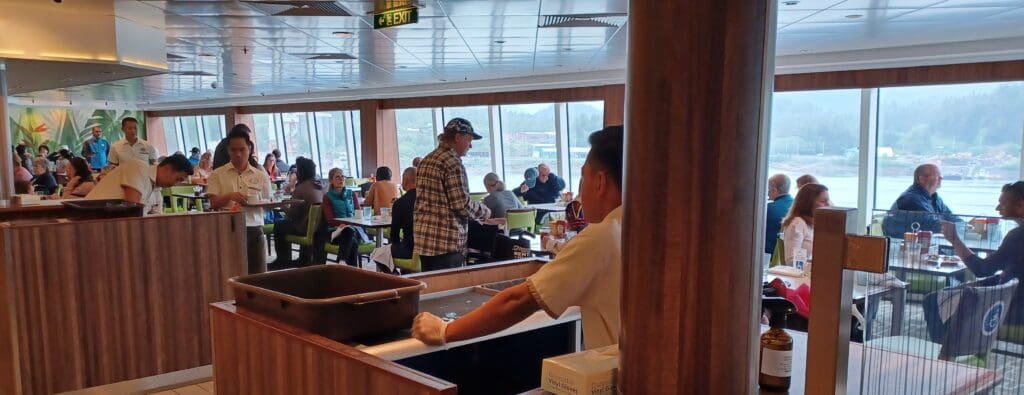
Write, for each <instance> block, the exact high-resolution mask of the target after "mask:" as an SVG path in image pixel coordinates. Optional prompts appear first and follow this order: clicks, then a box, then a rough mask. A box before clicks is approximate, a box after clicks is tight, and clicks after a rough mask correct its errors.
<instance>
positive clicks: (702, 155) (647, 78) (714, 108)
mask: <svg viewBox="0 0 1024 395" xmlns="http://www.w3.org/2000/svg"><path fill="white" fill-rule="evenodd" d="M773 4H774V1H759V2H749V1H735V0H693V1H686V2H662V1H631V2H629V14H630V15H632V16H634V17H636V18H638V20H636V21H634V20H631V21H630V23H629V64H628V67H627V81H626V100H625V102H626V117H625V120H626V161H625V163H626V164H625V166H626V168H625V173H626V175H625V201H624V209H625V213H624V225H623V227H624V229H623V232H622V235H623V259H624V262H623V265H624V266H623V269H624V279H623V280H624V284H623V300H622V303H623V305H622V314H623V316H622V333H621V335H620V336H621V337H620V339H619V340H620V344H619V347H620V349H621V351H622V357H621V376H620V385H621V388H620V391H621V392H622V393H627V394H653V393H696V394H744V393H749V392H751V391H753V389H754V388H755V387H754V386H755V382H756V377H757V363H756V362H757V359H756V355H757V349H758V348H757V343H756V339H757V332H758V326H757V323H758V320H757V316H758V315H759V313H760V311H761V309H760V305H759V302H758V301H759V299H760V290H761V287H760V284H761V281H762V280H761V272H760V267H761V258H762V256H763V253H762V252H761V248H762V245H763V239H764V236H763V232H764V229H763V225H762V223H763V220H760V219H759V218H763V215H764V214H763V211H764V200H765V192H764V188H763V186H764V181H763V180H764V176H765V169H763V168H759V164H760V163H763V161H761V160H759V158H761V157H762V156H761V155H762V153H763V148H764V136H765V132H764V125H765V124H766V118H767V116H766V114H767V112H766V110H765V109H766V108H767V107H766V106H765V103H766V102H767V101H769V100H770V98H771V83H772V80H771V78H770V76H771V73H773V64H772V59H773V58H774V47H773V45H772V43H773V42H774V30H775V23H774V19H773V17H771V15H774V11H773V10H774V5H773ZM755 257H756V258H755Z"/></svg>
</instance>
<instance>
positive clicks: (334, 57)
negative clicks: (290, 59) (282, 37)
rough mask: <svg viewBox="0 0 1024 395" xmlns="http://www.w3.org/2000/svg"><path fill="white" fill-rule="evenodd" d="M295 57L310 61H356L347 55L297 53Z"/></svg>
mask: <svg viewBox="0 0 1024 395" xmlns="http://www.w3.org/2000/svg"><path fill="white" fill-rule="evenodd" d="M292 55H295V56H299V57H303V58H306V59H309V60H355V59H356V57H355V56H352V55H349V54H347V53H295V54H292Z"/></svg>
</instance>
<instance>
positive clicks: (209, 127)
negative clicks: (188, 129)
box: [189, 115, 227, 152]
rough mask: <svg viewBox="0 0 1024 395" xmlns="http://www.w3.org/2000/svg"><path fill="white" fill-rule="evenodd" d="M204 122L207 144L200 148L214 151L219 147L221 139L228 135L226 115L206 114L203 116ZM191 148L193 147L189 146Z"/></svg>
mask: <svg viewBox="0 0 1024 395" xmlns="http://www.w3.org/2000/svg"><path fill="white" fill-rule="evenodd" d="M202 122H203V135H204V137H205V139H206V146H205V147H202V146H200V147H199V149H200V150H202V151H203V152H206V151H210V152H213V150H214V149H215V148H217V144H219V143H220V140H221V139H223V138H224V136H227V133H225V132H224V116H222V115H205V116H203V117H202ZM189 148H190V149H191V147H189Z"/></svg>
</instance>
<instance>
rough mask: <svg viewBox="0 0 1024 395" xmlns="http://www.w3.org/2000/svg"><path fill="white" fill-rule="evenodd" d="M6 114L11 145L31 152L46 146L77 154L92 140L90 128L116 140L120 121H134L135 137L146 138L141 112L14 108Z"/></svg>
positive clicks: (111, 139)
mask: <svg viewBox="0 0 1024 395" xmlns="http://www.w3.org/2000/svg"><path fill="white" fill-rule="evenodd" d="M9 110H10V125H11V142H12V144H25V145H28V146H29V147H30V149H29V151H31V152H35V150H36V147H39V145H41V144H46V145H48V146H50V149H51V150H54V151H55V150H57V149H58V148H59V147H60V146H62V145H66V146H68V148H70V149H71V151H72V152H74V153H76V154H77V153H79V152H81V150H82V144H83V143H84V142H85V141H86V140H88V139H89V138H90V137H92V128H93V127H94V126H99V127H100V128H101V129H103V137H104V138H106V139H107V140H110V141H111V142H114V141H117V140H120V139H121V138H122V136H123V134H122V133H121V120H122V119H124V118H125V117H134V118H135V119H138V120H139V137H141V138H143V139H145V138H146V130H145V123H144V121H143V114H142V111H132V110H110V109H84V108H63V107H23V106H16V105H11V106H10V108H9Z"/></svg>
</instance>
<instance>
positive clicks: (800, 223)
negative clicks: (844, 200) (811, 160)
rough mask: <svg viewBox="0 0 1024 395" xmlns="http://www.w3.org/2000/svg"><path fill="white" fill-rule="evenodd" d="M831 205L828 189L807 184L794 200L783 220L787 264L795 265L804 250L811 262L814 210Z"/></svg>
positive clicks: (818, 185)
mask: <svg viewBox="0 0 1024 395" xmlns="http://www.w3.org/2000/svg"><path fill="white" fill-rule="evenodd" d="M831 205H832V201H831V200H829V196H828V187H826V186H824V185H821V184H807V185H804V186H803V188H800V191H799V192H797V194H796V199H793V205H792V206H790V208H789V214H786V218H783V219H782V229H783V231H782V234H783V243H784V245H785V246H786V248H785V254H784V258H785V260H786V264H788V265H792V264H793V262H794V258H796V254H797V251H798V250H804V254H805V255H804V256H805V258H806V259H807V260H808V261H809V260H811V247H812V246H813V245H814V209H816V208H819V207H829V206H831Z"/></svg>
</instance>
